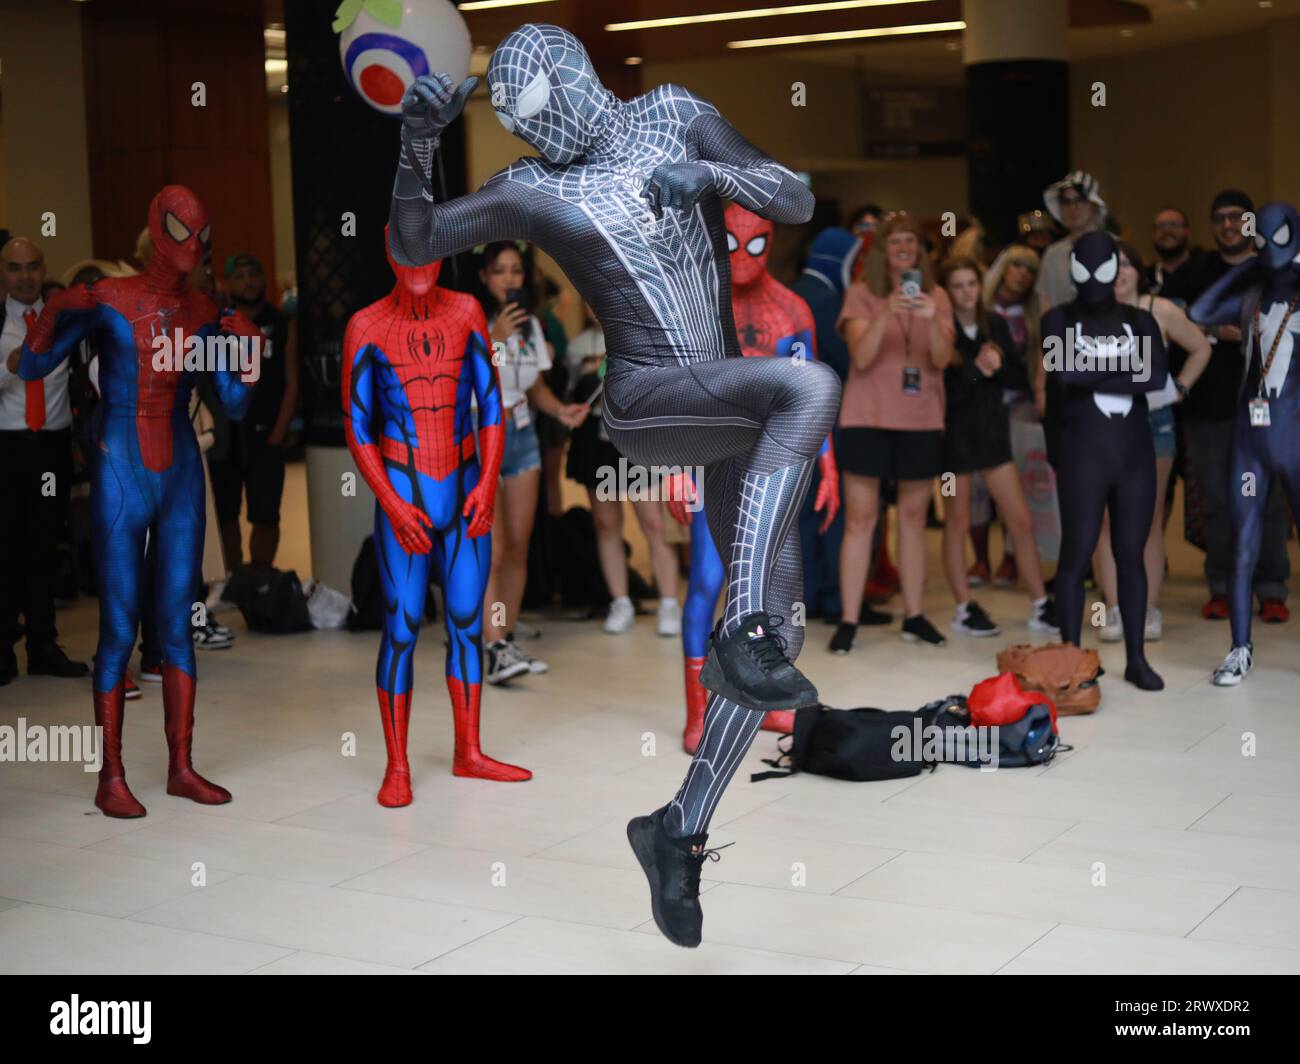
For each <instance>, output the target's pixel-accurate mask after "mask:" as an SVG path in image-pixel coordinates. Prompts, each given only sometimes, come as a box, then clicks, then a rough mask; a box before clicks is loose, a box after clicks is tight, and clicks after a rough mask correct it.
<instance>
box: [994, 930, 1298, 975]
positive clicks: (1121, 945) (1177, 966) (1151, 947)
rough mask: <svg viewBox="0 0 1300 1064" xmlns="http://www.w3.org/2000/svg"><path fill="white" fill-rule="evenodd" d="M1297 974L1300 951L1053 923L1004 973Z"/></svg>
mask: <svg viewBox="0 0 1300 1064" xmlns="http://www.w3.org/2000/svg"><path fill="white" fill-rule="evenodd" d="M1066 973H1071V974H1075V973H1077V974H1082V975H1146V974H1156V975H1203V974H1243V975H1245V974H1249V975H1282V974H1288V975H1295V974H1297V973H1300V951H1296V950H1284V949H1265V948H1263V947H1260V946H1241V945H1235V944H1231V943H1224V942H1204V941H1199V940H1193V939H1188V938H1178V937H1176V936H1173V935H1143V934H1139V933H1137V932H1134V931H1110V930H1105V929H1103V928H1098V927H1069V926H1060V927H1056V928H1053V929H1052V931H1051V932H1050V933H1048V934H1047V935H1046V936H1044V937H1043V938H1042V939H1041V940H1039V941H1038V942H1035V943H1034V944H1033V945H1032V946H1030V947H1029V948H1028V949H1027V950H1025V951H1024V952H1023V953H1021V954H1020V955H1019V956H1018V957H1016V959H1015V960H1013V961H1012V962H1011V963H1010V964H1008V965H1006V966H1005V967H1003V968H1002V969H1001V970H1000V971H999V973H998V974H999V975H1064V974H1066Z"/></svg>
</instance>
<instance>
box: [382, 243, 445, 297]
mask: <svg viewBox="0 0 1300 1064" xmlns="http://www.w3.org/2000/svg"><path fill="white" fill-rule="evenodd" d="M384 252H385V254H387V255H388V265H389V266H390V267H391V268H392V271H393V274H394V276H395V277H396V278H397V283H398V284H400V285H401V286H402V288H404V289H405V290H406V291H407V292H409V293H410V294H411V295H413V296H423V295H428V294H429V292H431V291H432V290H433V286H434V285H436V284H437V283H438V273H439V271H440V270H441V269H442V260H441V259H435V260H434V261H433V262H428V263H425V264H424V265H423V266H403V265H402V264H401V263H400V262H395V261H394V260H393V253H392V252H391V251H390V250H389V249H388V226H384Z"/></svg>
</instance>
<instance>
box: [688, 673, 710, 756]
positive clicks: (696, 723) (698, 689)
mask: <svg viewBox="0 0 1300 1064" xmlns="http://www.w3.org/2000/svg"><path fill="white" fill-rule="evenodd" d="M705 660H706V659H705V658H687V659H686V730H685V731H683V732H682V749H683V750H685V751H686V752H687V753H688V754H690V755H691V756H692V757H694V756H695V750H696V747H698V746H699V745H700V736H701V735H703V734H704V711H705V710H706V709H707V708H708V705H709V692H708V691H707V690H705V688H704V686H703V685H702V684H701V683H700V670H701V669H702V668H704V662H705Z"/></svg>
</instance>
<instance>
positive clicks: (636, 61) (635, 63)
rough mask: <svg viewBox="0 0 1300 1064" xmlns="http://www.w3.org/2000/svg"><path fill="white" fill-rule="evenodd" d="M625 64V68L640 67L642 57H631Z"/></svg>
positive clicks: (624, 61)
mask: <svg viewBox="0 0 1300 1064" xmlns="http://www.w3.org/2000/svg"><path fill="white" fill-rule="evenodd" d="M623 64H624V66H640V65H641V57H640V56H639V55H629V56H628V57H627V58H626V59H624V60H623Z"/></svg>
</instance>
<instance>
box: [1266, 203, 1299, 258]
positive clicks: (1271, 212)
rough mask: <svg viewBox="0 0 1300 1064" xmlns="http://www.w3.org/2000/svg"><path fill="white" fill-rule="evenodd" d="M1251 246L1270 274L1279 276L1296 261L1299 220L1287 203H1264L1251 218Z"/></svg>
mask: <svg viewBox="0 0 1300 1064" xmlns="http://www.w3.org/2000/svg"><path fill="white" fill-rule="evenodd" d="M1255 247H1257V248H1258V249H1259V258H1260V262H1261V263H1263V265H1264V268H1265V269H1266V270H1268V271H1269V272H1270V273H1281V272H1282V271H1283V270H1285V269H1286V268H1287V267H1289V266H1290V265H1291V264H1292V263H1293V262H1295V261H1296V260H1297V258H1300V217H1298V216H1297V215H1296V209H1295V208H1294V207H1292V206H1291V204H1289V203H1266V204H1264V206H1262V207H1261V208H1260V209H1259V215H1258V217H1256V219H1255Z"/></svg>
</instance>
